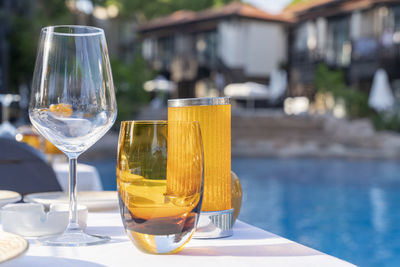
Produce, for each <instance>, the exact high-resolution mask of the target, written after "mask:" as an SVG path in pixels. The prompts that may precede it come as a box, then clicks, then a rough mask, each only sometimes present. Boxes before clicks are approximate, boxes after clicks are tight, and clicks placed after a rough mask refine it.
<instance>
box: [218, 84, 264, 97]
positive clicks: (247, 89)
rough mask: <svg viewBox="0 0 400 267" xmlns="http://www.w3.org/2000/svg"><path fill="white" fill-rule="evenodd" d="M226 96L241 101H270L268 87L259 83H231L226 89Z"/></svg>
mask: <svg viewBox="0 0 400 267" xmlns="http://www.w3.org/2000/svg"><path fill="white" fill-rule="evenodd" d="M224 93H225V95H226V96H230V97H232V98H241V99H268V95H269V93H268V87H267V86H265V85H262V84H259V83H254V82H247V83H231V84H229V85H227V86H226V87H225V89H224Z"/></svg>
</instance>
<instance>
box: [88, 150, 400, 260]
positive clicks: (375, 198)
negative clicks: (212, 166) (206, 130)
mask: <svg viewBox="0 0 400 267" xmlns="http://www.w3.org/2000/svg"><path fill="white" fill-rule="evenodd" d="M91 164H93V165H95V166H96V167H97V168H98V170H99V172H100V174H101V177H102V181H103V185H104V188H105V189H107V190H114V189H115V161H113V160H105V161H97V162H91ZM232 169H233V170H234V171H235V172H236V173H237V174H238V176H239V178H240V181H241V183H242V187H243V191H244V198H243V204H242V210H241V214H240V216H239V219H241V220H243V221H245V222H248V223H250V224H253V225H256V226H258V227H260V228H263V229H265V230H268V231H270V232H273V233H276V234H279V235H281V236H284V237H287V238H289V239H291V240H294V241H297V242H299V243H302V244H304V245H307V246H309V247H313V248H315V249H318V250H320V251H323V252H326V253H328V254H331V255H334V256H336V257H339V258H342V259H344V260H347V261H350V262H352V263H354V264H357V265H360V266H400V163H398V162H395V161H356V160H339V159H265V158H234V159H232Z"/></svg>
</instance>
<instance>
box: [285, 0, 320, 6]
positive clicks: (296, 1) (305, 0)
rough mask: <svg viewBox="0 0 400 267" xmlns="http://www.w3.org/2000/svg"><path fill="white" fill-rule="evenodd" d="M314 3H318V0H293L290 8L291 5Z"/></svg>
mask: <svg viewBox="0 0 400 267" xmlns="http://www.w3.org/2000/svg"><path fill="white" fill-rule="evenodd" d="M313 1H318V0H292V1H291V2H290V3H289V5H288V6H291V5H297V4H302V3H308V2H313Z"/></svg>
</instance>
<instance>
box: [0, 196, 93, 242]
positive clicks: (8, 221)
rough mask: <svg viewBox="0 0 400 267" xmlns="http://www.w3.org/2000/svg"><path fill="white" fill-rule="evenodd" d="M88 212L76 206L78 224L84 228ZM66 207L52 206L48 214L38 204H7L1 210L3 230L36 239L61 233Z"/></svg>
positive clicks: (83, 207)
mask: <svg viewBox="0 0 400 267" xmlns="http://www.w3.org/2000/svg"><path fill="white" fill-rule="evenodd" d="M87 214H88V210H87V207H86V206H83V205H78V223H79V225H80V226H81V228H82V229H85V228H86V221H87ZM68 215H69V211H68V205H65V204H52V205H50V209H49V211H48V212H45V210H44V206H43V205H42V204H39V203H18V204H8V205H6V206H4V207H3V208H2V209H1V220H2V225H3V230H4V231H7V232H11V233H14V234H18V235H22V236H26V237H37V236H47V235H55V234H59V233H62V232H63V231H64V230H65V228H66V227H67V225H68Z"/></svg>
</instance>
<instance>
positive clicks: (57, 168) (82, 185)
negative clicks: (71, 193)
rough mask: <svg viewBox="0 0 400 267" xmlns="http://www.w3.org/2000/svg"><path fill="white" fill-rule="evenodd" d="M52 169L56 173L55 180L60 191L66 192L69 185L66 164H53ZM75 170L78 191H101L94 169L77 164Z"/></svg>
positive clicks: (98, 176)
mask: <svg viewBox="0 0 400 267" xmlns="http://www.w3.org/2000/svg"><path fill="white" fill-rule="evenodd" d="M53 169H54V172H55V173H56V176H57V180H58V183H59V184H60V186H61V189H62V190H63V191H65V192H68V185H69V166H68V163H55V164H53ZM76 170H77V184H78V191H101V190H103V186H102V184H101V180H100V175H99V172H98V171H97V169H96V168H95V167H93V166H90V165H87V164H82V163H78V166H77V168H76Z"/></svg>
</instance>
